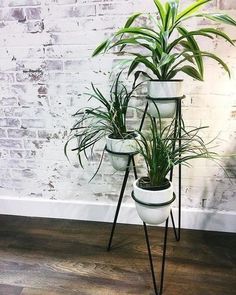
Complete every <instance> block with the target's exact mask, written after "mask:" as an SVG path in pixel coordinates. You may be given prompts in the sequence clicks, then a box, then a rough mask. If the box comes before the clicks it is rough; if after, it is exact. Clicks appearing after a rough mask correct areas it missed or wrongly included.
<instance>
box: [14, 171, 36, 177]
mask: <svg viewBox="0 0 236 295" xmlns="http://www.w3.org/2000/svg"><path fill="white" fill-rule="evenodd" d="M11 174H12V177H14V178H34V177H35V176H36V174H35V172H34V171H32V170H31V169H23V170H20V169H12V170H11Z"/></svg>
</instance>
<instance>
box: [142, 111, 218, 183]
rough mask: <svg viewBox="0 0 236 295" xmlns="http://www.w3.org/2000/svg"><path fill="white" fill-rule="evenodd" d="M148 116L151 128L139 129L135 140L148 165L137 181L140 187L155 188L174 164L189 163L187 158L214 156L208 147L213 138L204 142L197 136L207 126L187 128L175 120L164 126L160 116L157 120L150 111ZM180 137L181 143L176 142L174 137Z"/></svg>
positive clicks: (177, 138)
mask: <svg viewBox="0 0 236 295" xmlns="http://www.w3.org/2000/svg"><path fill="white" fill-rule="evenodd" d="M149 118H150V131H149V132H142V131H138V133H139V140H137V143H138V152H139V153H140V155H141V156H142V157H143V159H144V162H145V164H146V168H147V177H143V178H141V180H140V182H139V184H140V185H141V186H142V187H143V188H145V187H147V188H152V187H153V188H154V187H157V186H162V185H163V184H165V182H166V178H167V175H168V173H169V172H170V171H171V170H172V169H173V167H175V166H176V165H179V164H182V165H185V166H187V167H189V166H190V163H189V161H191V160H193V159H199V158H207V159H212V160H216V159H217V154H216V153H214V152H212V151H211V147H210V145H211V142H212V141H211V142H208V143H206V142H204V140H203V139H202V137H201V136H200V133H201V130H202V129H205V128H208V127H207V126H204V127H197V128H194V127H189V128H187V127H185V125H184V123H183V121H181V122H176V120H173V121H172V122H171V123H169V124H168V125H166V126H163V123H162V121H161V119H160V117H159V119H157V120H156V119H154V118H153V117H151V116H150V115H149ZM175 124H177V125H175ZM174 125H175V127H176V130H177V132H176V130H175V128H174ZM180 131H181V132H180ZM179 140H181V144H180V145H178V144H177V145H176V144H175V143H176V141H179Z"/></svg>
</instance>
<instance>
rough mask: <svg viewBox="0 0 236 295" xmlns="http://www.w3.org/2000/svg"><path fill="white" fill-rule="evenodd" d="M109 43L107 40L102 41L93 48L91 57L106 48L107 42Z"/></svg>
mask: <svg viewBox="0 0 236 295" xmlns="http://www.w3.org/2000/svg"><path fill="white" fill-rule="evenodd" d="M109 43H110V41H109V40H106V41H104V42H102V43H101V44H100V45H98V47H97V48H96V49H95V50H94V52H93V54H92V57H94V56H96V55H98V54H100V53H101V52H102V51H104V50H105V48H107V46H108V44H109Z"/></svg>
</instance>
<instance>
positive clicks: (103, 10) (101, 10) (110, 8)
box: [97, 2, 134, 15]
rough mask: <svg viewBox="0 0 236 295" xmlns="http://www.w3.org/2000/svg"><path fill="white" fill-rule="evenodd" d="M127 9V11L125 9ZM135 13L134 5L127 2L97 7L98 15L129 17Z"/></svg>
mask: <svg viewBox="0 0 236 295" xmlns="http://www.w3.org/2000/svg"><path fill="white" fill-rule="evenodd" d="M124 7H125V9H124ZM133 12H134V4H133V3H127V2H119V3H105V4H98V5H97V14H98V15H105V14H109V15H112V14H113V15H120V14H121V15H129V14H131V13H133Z"/></svg>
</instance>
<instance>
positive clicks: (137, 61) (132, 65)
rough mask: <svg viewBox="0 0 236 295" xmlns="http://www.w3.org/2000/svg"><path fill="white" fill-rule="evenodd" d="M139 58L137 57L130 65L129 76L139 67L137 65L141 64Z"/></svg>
mask: <svg viewBox="0 0 236 295" xmlns="http://www.w3.org/2000/svg"><path fill="white" fill-rule="evenodd" d="M139 63H140V62H139V58H138V57H136V58H135V59H134V60H133V62H132V63H131V65H130V67H129V71H128V76H129V75H130V74H131V73H132V72H133V71H134V70H135V69H136V68H137V66H138V65H139Z"/></svg>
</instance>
